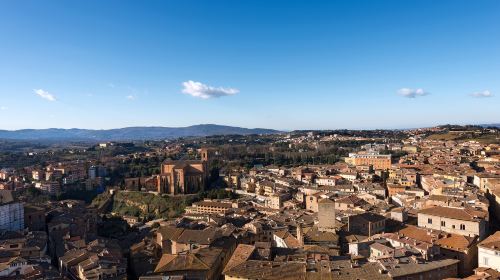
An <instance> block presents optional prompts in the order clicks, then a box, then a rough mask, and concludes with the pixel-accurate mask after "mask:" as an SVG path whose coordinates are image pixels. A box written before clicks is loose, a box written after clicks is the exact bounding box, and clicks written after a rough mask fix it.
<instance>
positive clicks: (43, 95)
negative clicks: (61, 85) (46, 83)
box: [33, 89, 56, 101]
mask: <svg viewBox="0 0 500 280" xmlns="http://www.w3.org/2000/svg"><path fill="white" fill-rule="evenodd" d="M33 91H34V92H35V94H36V95H38V96H40V97H41V98H43V99H46V100H48V101H56V97H55V96H54V95H52V94H51V93H49V92H48V91H45V90H43V89H34V90H33Z"/></svg>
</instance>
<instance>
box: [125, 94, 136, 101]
mask: <svg viewBox="0 0 500 280" xmlns="http://www.w3.org/2000/svg"><path fill="white" fill-rule="evenodd" d="M125 98H127V99H128V100H135V96H134V95H131V94H130V95H127V96H125Z"/></svg>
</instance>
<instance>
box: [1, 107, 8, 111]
mask: <svg viewBox="0 0 500 280" xmlns="http://www.w3.org/2000/svg"><path fill="white" fill-rule="evenodd" d="M8 109H9V107H7V106H0V110H1V111H5V110H8Z"/></svg>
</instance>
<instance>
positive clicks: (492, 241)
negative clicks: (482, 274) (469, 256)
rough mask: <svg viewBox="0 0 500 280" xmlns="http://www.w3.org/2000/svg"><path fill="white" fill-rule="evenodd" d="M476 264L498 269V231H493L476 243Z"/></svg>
mask: <svg viewBox="0 0 500 280" xmlns="http://www.w3.org/2000/svg"><path fill="white" fill-rule="evenodd" d="M477 247H478V260H477V261H478V265H479V267H488V268H493V269H495V270H498V271H500V231H497V232H495V233H494V234H493V235H490V236H489V237H488V238H486V239H485V240H483V241H482V242H480V243H479V244H478V245H477Z"/></svg>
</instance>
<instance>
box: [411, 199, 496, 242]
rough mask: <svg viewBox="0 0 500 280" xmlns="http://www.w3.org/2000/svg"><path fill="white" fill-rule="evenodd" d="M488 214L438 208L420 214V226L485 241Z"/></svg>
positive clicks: (476, 211)
mask: <svg viewBox="0 0 500 280" xmlns="http://www.w3.org/2000/svg"><path fill="white" fill-rule="evenodd" d="M486 216H487V213H484V212H483V211H478V210H475V209H470V208H455V207H443V206H436V207H432V208H427V209H423V210H421V211H420V212H419V213H418V226H419V227H423V228H430V229H434V230H441V231H445V232H449V233H455V234H460V235H464V236H469V237H474V236H478V237H479V239H483V238H484V237H485V236H486V230H487V221H486Z"/></svg>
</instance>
